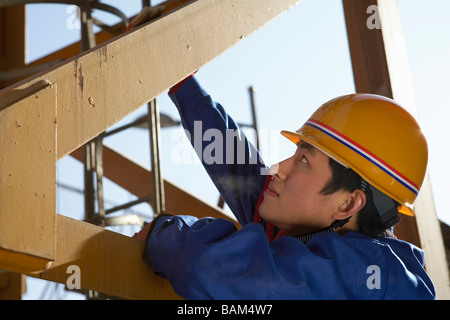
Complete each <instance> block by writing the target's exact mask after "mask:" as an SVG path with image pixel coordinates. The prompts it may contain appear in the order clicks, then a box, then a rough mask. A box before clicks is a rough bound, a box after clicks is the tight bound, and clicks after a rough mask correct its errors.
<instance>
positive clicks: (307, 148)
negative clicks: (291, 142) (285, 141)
mask: <svg viewBox="0 0 450 320" xmlns="http://www.w3.org/2000/svg"><path fill="white" fill-rule="evenodd" d="M297 146H298V147H299V148H300V149H301V150H302V151H304V152H305V151H306V152H309V153H311V154H312V155H315V153H316V148H314V147H313V146H312V145H310V144H309V143H306V142H304V141H299V142H298V143H297Z"/></svg>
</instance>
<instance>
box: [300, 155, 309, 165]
mask: <svg viewBox="0 0 450 320" xmlns="http://www.w3.org/2000/svg"><path fill="white" fill-rule="evenodd" d="M300 161H301V162H303V163H306V164H308V159H306V157H305V156H302V157H301V158H300Z"/></svg>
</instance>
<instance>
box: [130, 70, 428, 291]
mask: <svg viewBox="0 0 450 320" xmlns="http://www.w3.org/2000/svg"><path fill="white" fill-rule="evenodd" d="M169 95H170V97H171V98H172V100H173V102H174V103H175V105H176V107H177V108H178V111H179V113H180V116H181V121H182V124H183V126H184V128H185V129H186V130H187V131H188V132H189V135H190V138H191V142H192V144H193V145H194V147H196V148H198V146H199V145H200V146H201V147H202V149H201V150H196V151H197V153H198V152H199V151H200V152H202V151H204V150H205V148H206V147H207V145H208V143H210V142H209V141H203V139H201V137H202V136H203V133H204V132H206V130H209V129H212V128H214V129H215V130H218V131H219V132H221V133H222V134H223V137H225V136H226V134H227V132H228V131H229V130H232V131H233V132H237V133H238V134H234V135H233V136H234V137H235V142H236V143H235V144H234V146H233V147H230V143H223V147H222V148H223V149H221V150H218V147H217V144H216V145H215V146H216V147H217V148H216V150H215V153H212V152H210V153H206V154H205V153H204V154H202V157H201V160H202V163H203V165H204V167H205V169H206V171H207V172H208V174H209V176H210V177H211V179H212V180H213V182H214V183H215V185H216V186H217V188H218V190H219V191H220V193H221V196H222V197H223V198H224V200H225V201H226V203H227V205H228V206H229V208H230V209H231V211H232V212H233V214H234V215H235V216H236V218H237V220H238V222H239V223H240V224H241V225H242V228H241V229H239V230H237V228H236V227H235V225H234V224H233V223H232V222H230V221H227V220H224V219H212V218H202V219H197V218H195V217H192V216H171V215H162V216H159V217H158V218H157V219H155V220H154V221H153V222H152V223H151V224H149V225H148V226H146V227H145V228H143V229H142V230H141V231H140V232H139V233H137V234H135V236H134V237H135V238H137V239H139V240H142V241H145V242H146V243H147V249H146V254H145V259H146V261H147V263H148V264H149V266H150V267H151V268H152V269H153V271H154V272H155V273H156V274H158V275H160V276H161V277H164V278H166V279H168V280H169V282H170V283H171V285H172V286H173V288H174V290H175V292H177V293H178V294H179V295H180V296H182V297H184V298H187V299H434V298H435V290H434V286H433V283H432V281H431V280H430V278H429V277H428V275H427V273H426V272H425V270H424V255H423V252H422V251H421V250H420V249H419V248H417V247H415V246H414V245H411V244H409V243H407V242H404V241H401V240H398V239H396V238H395V236H394V235H393V226H394V225H395V224H396V223H397V222H398V221H399V214H400V213H401V214H407V215H413V214H414V211H413V204H414V201H415V199H416V197H417V194H418V192H419V190H420V186H421V185H422V182H423V180H424V176H425V172H426V166H427V143H426V139H425V137H424V135H423V134H422V132H421V130H420V127H419V125H418V123H417V122H416V120H415V119H414V118H413V117H412V116H411V115H410V114H409V113H408V112H406V111H405V110H404V109H403V108H402V107H400V106H399V105H398V104H397V103H396V102H394V101H393V100H391V99H388V98H385V97H381V96H377V95H368V94H354V95H347V96H342V97H338V98H336V99H333V100H331V101H329V102H327V103H325V104H324V105H322V106H321V107H320V108H318V109H317V111H316V112H315V113H314V114H313V115H312V116H311V118H310V119H308V120H307V121H306V122H305V123H304V124H303V125H302V126H301V128H300V129H299V130H297V131H295V132H291V131H282V134H283V135H284V136H285V137H287V138H288V139H290V140H291V141H292V142H294V143H295V144H296V145H297V148H296V151H295V153H294V154H293V155H292V157H290V158H288V159H286V160H284V161H282V162H280V163H279V164H278V165H276V166H273V168H272V169H271V171H270V173H271V174H270V175H264V174H263V173H264V172H265V171H264V170H265V169H267V168H266V167H265V165H264V162H263V161H262V159H261V157H260V156H259V154H258V151H257V150H256V149H255V148H254V147H253V145H252V144H251V143H250V142H249V141H248V140H247V138H246V137H245V135H244V134H243V133H242V132H241V131H240V130H239V128H238V126H237V125H236V123H235V122H234V121H233V119H231V117H230V116H229V115H228V114H227V113H226V112H225V110H224V109H223V107H222V106H221V105H220V104H218V103H216V102H214V101H213V100H212V99H211V97H210V96H209V95H208V94H207V93H206V92H205V91H204V90H203V89H202V87H201V86H200V85H199V83H198V82H197V80H196V79H195V77H194V76H190V77H188V78H187V79H185V80H184V81H182V82H181V83H179V84H178V85H176V86H175V87H173V88H172V89H171V90H170V91H169ZM199 124H201V126H199ZM199 127H200V128H201V130H202V132H201V136H198V130H199V129H198V128H199ZM194 129H195V130H194ZM196 130H197V132H195V131H196ZM196 134H197V136H196ZM222 141H225V138H224V139H223V140H222ZM242 145H244V146H245V148H243V149H242V148H238V147H237V146H242ZM220 152H223V154H224V155H227V156H228V155H229V154H230V153H231V154H232V157H228V158H227V160H228V161H211V160H214V159H216V158H214V157H215V156H216V155H217V153H220ZM239 153H240V154H239ZM208 154H210V155H209V157H208ZM242 159H244V161H242ZM238 160H240V161H238ZM192 214H194V215H195V212H193V213H192Z"/></svg>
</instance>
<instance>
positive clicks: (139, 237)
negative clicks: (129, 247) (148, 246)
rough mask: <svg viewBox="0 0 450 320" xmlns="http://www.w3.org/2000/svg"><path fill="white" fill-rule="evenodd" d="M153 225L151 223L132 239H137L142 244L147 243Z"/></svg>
mask: <svg viewBox="0 0 450 320" xmlns="http://www.w3.org/2000/svg"><path fill="white" fill-rule="evenodd" d="M152 223H153V222H150V223H149V224H147V225H146V226H145V227H144V228H142V230H141V231H139V232H136V233H135V234H134V235H133V236H132V238H133V239H137V240H140V241H142V242H146V241H147V237H148V233H149V232H150V229H151V228H152Z"/></svg>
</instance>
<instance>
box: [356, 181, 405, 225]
mask: <svg viewBox="0 0 450 320" xmlns="http://www.w3.org/2000/svg"><path fill="white" fill-rule="evenodd" d="M367 187H368V188H369V189H370V191H372V199H373V203H374V204H375V207H376V208H377V211H378V214H379V215H380V221H381V223H382V224H383V225H384V226H385V227H386V228H390V227H392V226H393V225H394V224H395V223H396V222H397V219H396V217H397V216H398V203H397V202H396V201H394V200H393V199H392V198H391V197H389V196H387V195H386V194H384V193H383V192H381V191H380V190H378V189H377V188H375V187H374V186H372V185H371V184H370V183H368V182H367V181H365V180H364V179H362V180H361V189H362V190H363V191H364V192H366V189H367Z"/></svg>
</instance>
